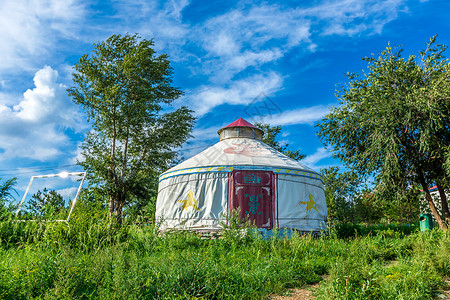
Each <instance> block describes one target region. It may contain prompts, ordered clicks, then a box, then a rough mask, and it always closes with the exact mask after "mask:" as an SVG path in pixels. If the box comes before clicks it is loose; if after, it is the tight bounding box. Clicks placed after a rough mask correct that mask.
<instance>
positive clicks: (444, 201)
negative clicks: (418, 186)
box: [436, 181, 450, 226]
mask: <svg viewBox="0 0 450 300" xmlns="http://www.w3.org/2000/svg"><path fill="white" fill-rule="evenodd" d="M436 186H437V188H438V191H439V196H440V197H441V207H442V212H443V213H444V218H445V221H446V223H447V226H448V225H449V224H450V212H449V210H448V199H447V195H446V194H445V190H444V188H443V187H442V185H441V183H440V182H439V181H438V182H436Z"/></svg>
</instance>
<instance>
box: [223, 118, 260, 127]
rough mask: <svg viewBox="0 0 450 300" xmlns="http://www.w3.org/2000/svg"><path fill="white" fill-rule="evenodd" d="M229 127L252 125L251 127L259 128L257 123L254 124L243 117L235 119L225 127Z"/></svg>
mask: <svg viewBox="0 0 450 300" xmlns="http://www.w3.org/2000/svg"><path fill="white" fill-rule="evenodd" d="M228 127H251V128H257V127H256V126H255V125H253V124H252V123H250V122H247V121H245V120H244V119H242V118H239V119H237V120H236V121H234V122H233V123H230V124H228V125H227V126H225V127H224V128H228Z"/></svg>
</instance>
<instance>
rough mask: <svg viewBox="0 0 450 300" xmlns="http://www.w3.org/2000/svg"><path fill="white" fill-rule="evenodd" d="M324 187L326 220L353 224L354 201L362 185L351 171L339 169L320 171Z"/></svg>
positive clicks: (359, 179)
mask: <svg viewBox="0 0 450 300" xmlns="http://www.w3.org/2000/svg"><path fill="white" fill-rule="evenodd" d="M320 173H321V175H322V178H323V182H324V186H325V199H326V201H327V208H328V219H329V220H330V221H338V222H343V223H349V222H351V223H354V222H355V208H354V206H355V199H356V198H357V197H358V193H359V191H360V187H361V184H362V181H361V178H360V177H359V176H358V174H356V173H355V172H352V171H346V172H341V171H340V168H339V167H330V168H327V169H322V170H320Z"/></svg>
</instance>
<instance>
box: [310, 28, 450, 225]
mask: <svg viewBox="0 0 450 300" xmlns="http://www.w3.org/2000/svg"><path fill="white" fill-rule="evenodd" d="M435 38H436V37H433V38H431V40H430V42H429V43H427V48H426V49H425V50H423V51H420V52H419V53H420V55H419V56H418V57H416V56H414V55H410V56H409V57H408V58H407V59H404V58H403V57H402V56H401V54H402V51H403V50H402V49H399V48H397V47H394V48H392V47H391V46H390V45H388V47H387V48H386V50H384V51H383V52H381V54H380V55H379V56H378V57H366V58H363V60H365V61H367V62H368V68H369V72H368V73H364V74H363V76H362V77H360V76H358V75H357V74H350V73H349V74H348V78H349V80H350V82H349V83H347V84H344V85H342V86H341V88H340V90H338V91H337V98H338V100H339V102H340V104H341V105H340V106H338V107H335V108H333V109H332V110H331V112H330V113H329V114H328V115H326V116H325V117H324V119H323V120H322V121H321V122H320V123H319V124H318V125H317V126H318V127H319V133H318V134H319V137H320V138H321V139H322V141H323V142H324V144H325V145H327V146H330V147H332V149H333V151H334V157H336V158H339V159H341V160H342V161H343V162H344V163H345V164H347V166H349V167H351V168H353V169H354V170H356V171H357V172H359V173H361V174H366V175H368V174H372V175H374V176H375V178H376V179H377V182H382V183H383V184H382V185H380V189H381V188H383V187H384V188H391V189H392V188H395V189H399V190H400V189H403V190H405V189H406V188H408V187H411V186H414V185H415V184H418V185H420V186H421V187H422V189H423V190H424V191H425V196H426V199H427V202H428V205H429V207H430V210H431V211H432V212H433V215H434V217H435V219H436V220H437V222H438V223H439V226H440V227H441V228H443V229H446V228H447V226H448V225H447V224H446V222H445V218H447V222H448V221H449V218H450V214H449V211H448V202H447V198H446V196H445V192H444V190H445V188H446V187H447V186H448V183H449V180H448V179H449V177H448V174H447V173H446V170H445V167H444V162H445V154H446V152H447V150H448V149H447V147H448V145H449V144H450V130H449V126H450V78H449V72H448V71H449V68H450V64H449V61H448V60H447V59H446V58H445V57H444V51H445V50H446V47H445V46H443V45H435ZM433 184H437V186H438V188H439V191H440V196H441V197H440V198H441V202H442V207H443V211H442V215H441V214H440V212H438V211H437V209H436V206H435V204H434V202H433V200H432V198H431V195H430V193H429V191H428V187H430V186H431V185H433ZM379 192H380V191H379Z"/></svg>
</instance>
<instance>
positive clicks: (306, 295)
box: [268, 284, 318, 300]
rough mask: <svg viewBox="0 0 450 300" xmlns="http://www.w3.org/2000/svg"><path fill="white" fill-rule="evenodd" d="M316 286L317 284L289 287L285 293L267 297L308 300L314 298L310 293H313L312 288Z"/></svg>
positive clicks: (271, 298)
mask: <svg viewBox="0 0 450 300" xmlns="http://www.w3.org/2000/svg"><path fill="white" fill-rule="evenodd" d="M317 287H318V284H315V285H310V286H308V287H305V288H303V289H289V290H288V291H287V292H286V294H285V295H272V296H269V298H268V299H270V300H290V299H296V300H309V299H314V296H313V295H312V294H313V291H314V289H315V288H317Z"/></svg>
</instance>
